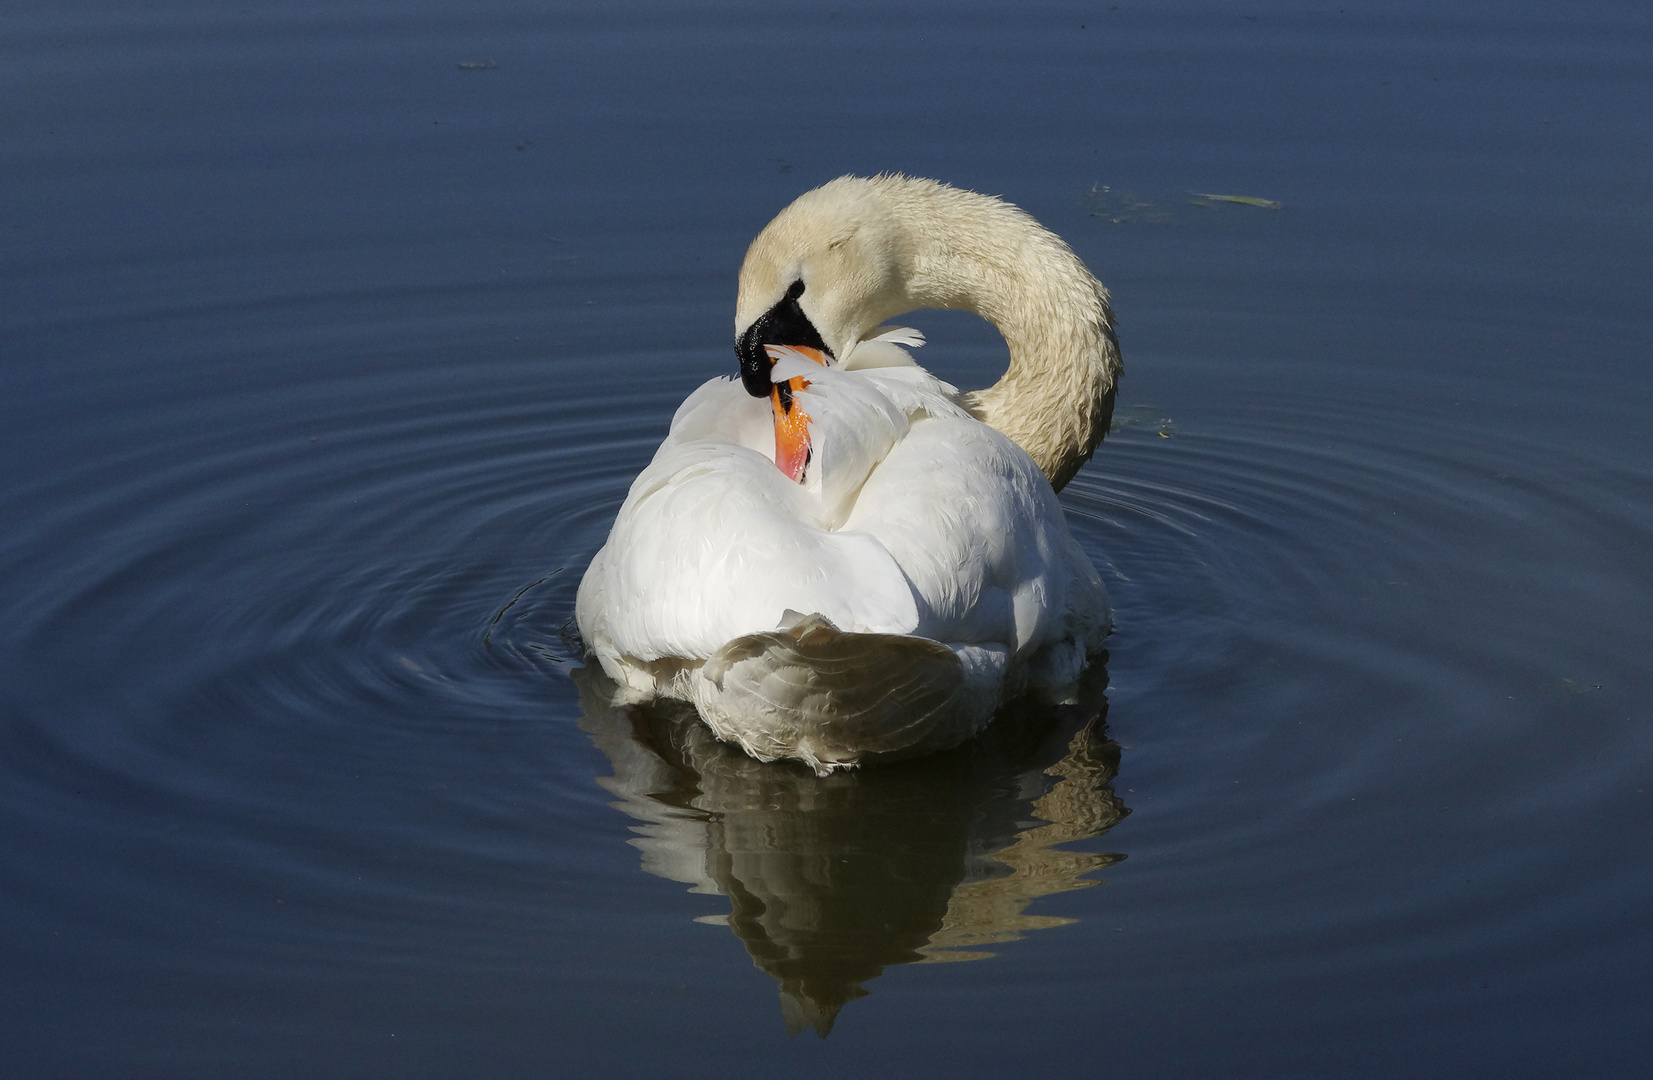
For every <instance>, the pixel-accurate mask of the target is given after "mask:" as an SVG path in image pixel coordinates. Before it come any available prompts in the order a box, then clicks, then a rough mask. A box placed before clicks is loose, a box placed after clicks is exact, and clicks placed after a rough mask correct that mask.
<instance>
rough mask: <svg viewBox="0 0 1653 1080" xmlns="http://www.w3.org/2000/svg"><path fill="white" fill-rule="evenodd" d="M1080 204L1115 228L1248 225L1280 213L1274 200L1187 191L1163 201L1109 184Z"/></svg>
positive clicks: (1097, 186) (1084, 197)
mask: <svg viewBox="0 0 1653 1080" xmlns="http://www.w3.org/2000/svg"><path fill="white" fill-rule="evenodd" d="M1079 205H1080V207H1081V208H1082V209H1083V210H1084V211H1085V213H1087V214H1089V215H1090V216H1091V217H1094V218H1101V219H1102V220H1103V221H1106V222H1108V223H1110V224H1113V225H1200V226H1228V225H1235V226H1240V225H1245V224H1247V223H1255V222H1261V221H1265V220H1267V216H1266V215H1263V214H1256V213H1253V212H1252V211H1254V210H1280V209H1282V207H1281V205H1280V204H1279V203H1277V202H1275V201H1273V200H1272V199H1260V198H1257V197H1255V196H1252V195H1207V194H1202V193H1199V192H1192V191H1184V192H1180V193H1177V194H1173V195H1169V196H1166V197H1163V198H1144V197H1143V196H1140V195H1137V194H1135V193H1134V192H1130V191H1123V190H1120V189H1118V188H1114V187H1110V186H1109V185H1107V184H1093V185H1091V187H1090V189H1089V190H1087V191H1085V192H1083V193H1082V194H1081V195H1080V196H1079Z"/></svg>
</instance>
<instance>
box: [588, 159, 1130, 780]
mask: <svg viewBox="0 0 1653 1080" xmlns="http://www.w3.org/2000/svg"><path fill="white" fill-rule="evenodd" d="M917 308H964V309H967V310H970V311H974V312H976V313H977V314H980V315H982V316H983V317H984V318H986V319H988V320H989V321H991V322H992V323H993V324H994V325H995V326H997V327H998V329H999V331H1000V333H1002V334H1003V335H1004V338H1005V341H1006V342H1007V343H1008V345H1009V346H1010V367H1009V370H1008V371H1007V372H1006V373H1005V375H1004V377H1003V378H1002V379H1001V380H1000V381H999V382H998V383H996V384H995V385H994V386H992V387H990V388H989V389H987V390H983V391H978V392H975V393H969V394H960V393H959V392H958V391H957V390H956V389H955V388H953V387H952V386H949V385H947V384H946V383H944V382H941V381H940V380H938V379H936V378H934V377H933V376H931V375H930V374H929V373H928V372H926V371H924V370H923V369H922V368H920V367H918V366H917V365H915V364H914V363H913V362H912V360H911V358H910V357H908V356H907V354H906V353H905V352H904V351H903V350H902V349H901V348H900V345H902V344H918V343H921V341H922V338H920V337H919V336H918V335H917V334H916V333H914V332H913V331H906V330H899V329H890V328H884V329H882V330H881V329H880V324H882V323H883V322H884V321H885V320H886V319H890V318H893V317H895V316H897V315H900V314H903V313H905V312H908V311H912V310H915V309H917ZM735 329H736V336H737V340H736V352H737V354H738V355H739V358H740V363H741V379H740V381H735V380H732V379H725V378H718V379H713V380H711V381H710V382H708V383H706V384H705V385H703V386H701V387H700V388H699V389H698V390H696V391H695V392H694V393H693V394H691V395H690V396H689V398H688V400H687V401H685V402H684V403H683V405H682V406H681V407H680V408H679V409H678V410H677V415H676V416H675V417H674V418H673V420H672V425H671V431H670V433H669V434H668V435H667V436H666V440H665V442H664V443H662V444H661V446H660V449H659V451H658V452H657V453H656V454H655V456H654V460H653V462H652V463H650V465H649V466H648V468H646V469H644V470H643V472H642V474H641V475H639V476H638V477H637V480H636V481H635V482H634V483H633V484H632V487H631V492H630V494H629V495H628V496H627V498H626V501H625V504H624V505H623V506H622V507H621V509H620V513H619V516H618V518H617V519H616V521H615V523H614V528H613V531H612V532H611V533H610V534H609V538H608V542H607V543H606V544H605V545H604V546H603V548H602V550H601V551H599V552H598V553H597V555H596V557H595V558H594V559H593V560H592V563H591V567H590V569H589V570H587V571H586V575H585V578H584V579H583V580H582V581H581V582H580V589H579V595H578V599H577V601H576V607H575V618H576V621H577V622H578V624H579V627H580V632H581V634H582V636H583V638H584V640H585V644H586V647H587V649H588V650H589V652H590V654H591V655H592V656H594V657H595V658H596V660H597V662H598V663H599V664H601V666H602V668H603V670H604V672H606V673H607V674H608V676H609V677H610V678H611V679H613V680H614V681H615V682H616V683H617V684H618V685H619V687H620V692H621V694H622V695H623V696H625V697H627V698H629V699H642V698H647V697H650V696H665V697H672V698H679V699H682V700H686V701H691V702H693V703H694V704H695V706H696V708H697V709H698V710H699V712H700V715H701V716H702V717H703V718H704V719H705V721H706V723H707V724H708V725H709V726H710V727H711V728H712V730H713V731H714V732H715V733H716V734H717V735H718V737H719V738H722V739H724V740H726V741H730V742H736V743H739V744H740V745H741V746H743V747H744V748H745V749H746V750H747V752H748V753H750V754H752V755H753V756H754V757H757V758H760V759H763V760H772V759H775V758H793V759H796V760H799V761H803V762H805V763H807V764H809V765H811V766H812V767H814V768H815V769H816V771H817V772H825V771H827V770H829V769H832V768H836V767H842V766H851V765H856V764H858V763H860V762H862V761H864V760H869V759H872V758H877V757H896V756H908V755H913V754H919V753H926V752H929V751H933V750H939V749H943V748H945V747H948V746H951V745H954V744H956V743H958V742H961V741H963V740H964V739H966V738H969V737H970V736H971V735H973V734H975V733H976V732H977V731H979V730H981V728H982V727H983V726H984V725H985V724H986V723H987V722H988V721H989V720H990V719H991V718H992V715H993V712H994V710H995V709H996V708H997V707H998V706H999V704H1000V703H1001V702H1003V701H1004V700H1006V699H1007V698H1009V697H1011V696H1014V695H1016V694H1018V693H1021V692H1022V691H1023V690H1024V689H1026V688H1028V687H1029V686H1033V687H1039V688H1042V689H1045V690H1060V689H1061V688H1063V687H1065V686H1067V685H1069V684H1071V683H1072V682H1073V681H1074V680H1075V679H1076V678H1077V676H1078V675H1079V673H1080V671H1081V670H1083V667H1084V665H1085V663H1086V660H1087V657H1088V656H1089V655H1091V654H1093V653H1095V652H1096V651H1098V650H1099V649H1100V648H1101V644H1102V640H1103V638H1104V637H1105V636H1106V634H1107V633H1108V630H1109V628H1110V625H1111V617H1110V613H1109V608H1108V600H1107V593H1106V591H1105V590H1104V588H1103V585H1102V581H1101V579H1100V578H1099V577H1098V575H1097V573H1096V570H1095V568H1094V567H1093V566H1092V565H1091V563H1090V560H1089V559H1088V558H1087V557H1086V555H1085V553H1084V552H1083V550H1081V549H1080V547H1079V545H1078V543H1077V542H1075V540H1074V539H1073V536H1072V534H1071V533H1070V532H1069V531H1068V527H1067V522H1066V520H1065V519H1064V518H1063V515H1062V510H1061V507H1060V506H1059V505H1058V503H1057V501H1056V494H1055V488H1057V487H1060V486H1061V485H1062V484H1064V483H1066V482H1067V480H1068V479H1069V478H1070V477H1071V476H1072V475H1073V474H1074V472H1076V471H1077V470H1078V468H1079V466H1080V465H1082V464H1083V463H1084V462H1085V460H1086V459H1087V458H1088V457H1089V456H1090V454H1091V452H1092V451H1093V450H1094V449H1095V447H1096V445H1097V443H1098V442H1100V441H1101V439H1102V436H1103V435H1104V434H1105V433H1106V432H1107V428H1108V421H1109V417H1110V415H1111V413H1112V411H1113V398H1114V388H1115V384H1116V382H1117V379H1118V375H1119V370H1120V359H1119V348H1118V345H1117V343H1116V340H1115V338H1114V333H1113V318H1112V313H1111V312H1110V310H1109V308H1108V294H1107V291H1106V290H1105V289H1104V288H1103V287H1102V285H1101V284H1100V283H1099V282H1098V281H1097V280H1096V279H1095V278H1094V277H1092V276H1091V274H1090V272H1089V271H1087V270H1086V269H1085V267H1084V264H1083V263H1082V262H1080V260H1079V258H1078V257H1077V256H1075V255H1074V254H1073V252H1072V251H1071V250H1069V248H1068V247H1067V245H1066V244H1064V243H1063V242H1062V241H1061V240H1060V239H1058V238H1057V237H1056V236H1055V235H1054V234H1052V233H1050V232H1049V231H1048V230H1046V229H1044V228H1043V227H1041V226H1040V225H1039V224H1038V223H1037V222H1035V221H1034V220H1033V219H1032V218H1031V217H1030V216H1028V215H1027V214H1025V213H1024V212H1022V211H1021V210H1019V209H1017V208H1016V207H1014V206H1011V205H1010V204H1008V203H1005V202H1002V201H1000V200H998V199H994V198H990V197H988V196H984V195H978V194H975V193H973V192H968V191H961V190H959V189H957V188H952V187H949V186H947V185H945V184H940V183H937V182H935V181H932V180H918V179H911V178H908V177H904V176H887V175H886V176H878V177H874V178H872V179H862V178H857V177H842V178H840V179H838V180H834V181H832V182H831V183H829V184H826V185H824V186H822V187H820V188H817V189H816V190H814V191H811V192H808V193H806V194H805V195H803V196H801V197H800V198H798V200H797V201H796V202H794V203H793V204H792V205H791V206H789V207H787V208H786V209H785V210H783V211H782V212H781V213H780V215H779V216H777V217H776V218H775V220H774V221H772V222H770V223H769V225H768V226H767V227H765V228H764V230H763V232H762V233H760V234H759V235H758V237H757V239H756V240H754V241H753V242H752V246H751V248H750V249H749V250H748V251H747V253H746V261H745V263H744V264H743V265H742V267H741V272H740V288H739V297H738V301H737V304H736V313H735Z"/></svg>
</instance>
